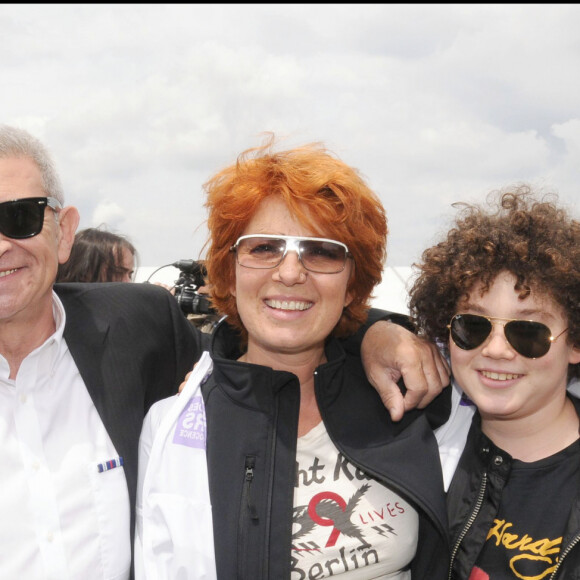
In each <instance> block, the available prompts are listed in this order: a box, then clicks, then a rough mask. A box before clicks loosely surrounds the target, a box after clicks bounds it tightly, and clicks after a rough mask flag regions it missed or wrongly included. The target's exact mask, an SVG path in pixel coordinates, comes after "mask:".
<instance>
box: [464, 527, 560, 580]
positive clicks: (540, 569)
mask: <svg viewBox="0 0 580 580" xmlns="http://www.w3.org/2000/svg"><path fill="white" fill-rule="evenodd" d="M561 546H562V536H559V537H556V538H541V537H535V536H533V535H529V534H527V533H525V532H523V531H518V529H517V527H515V526H514V524H513V523H511V522H507V521H506V520H501V519H496V520H494V522H493V526H492V527H491V530H490V531H489V534H488V535H487V539H486V543H485V547H484V549H483V550H482V552H481V555H480V557H479V558H478V565H479V567H480V568H481V570H480V572H482V571H483V570H485V571H486V573H484V574H483V575H481V574H480V575H477V573H476V571H475V570H474V571H473V572H472V574H471V576H470V580H480V579H485V578H514V579H521V580H541V579H542V578H548V577H549V576H550V574H551V573H552V572H553V571H554V569H555V568H556V566H557V564H558V555H559V554H560V548H561ZM506 574H509V575H507V576H506Z"/></svg>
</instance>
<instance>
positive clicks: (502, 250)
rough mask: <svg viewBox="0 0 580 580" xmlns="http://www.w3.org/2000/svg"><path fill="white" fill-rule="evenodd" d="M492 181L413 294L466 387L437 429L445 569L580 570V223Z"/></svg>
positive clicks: (472, 578)
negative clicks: (577, 388)
mask: <svg viewBox="0 0 580 580" xmlns="http://www.w3.org/2000/svg"><path fill="white" fill-rule="evenodd" d="M499 193H500V194H499V196H498V200H499V203H498V204H497V206H491V207H490V209H489V210H486V208H483V207H479V206H469V205H464V206H463V211H462V212H461V213H460V215H459V216H458V218H457V220H456V222H455V224H454V227H453V228H452V229H451V230H450V231H449V232H448V234H447V237H446V239H444V240H443V241H442V242H441V243H439V244H437V245H435V246H433V247H431V248H429V249H427V250H426V251H425V252H424V253H423V256H422V260H421V263H420V264H419V265H418V269H419V275H418V277H417V279H416V281H415V283H414V285H413V288H412V290H411V293H410V295H411V301H410V307H411V312H412V314H413V315H414V316H415V317H416V320H417V323H418V325H419V327H420V328H421V329H422V330H423V332H424V333H425V335H426V336H427V337H429V338H431V339H434V340H437V341H438V342H439V343H440V344H441V345H442V347H443V349H444V351H445V352H446V353H447V354H448V355H449V357H450V362H451V368H452V374H453V377H454V383H455V385H454V389H455V392H456V393H461V391H462V392H463V395H462V398H463V401H462V402H463V405H460V406H458V407H457V408H456V410H455V413H456V415H455V416H456V418H458V420H455V421H453V420H451V421H450V422H449V423H448V425H447V426H445V428H444V429H447V433H445V436H444V437H443V436H442V433H439V439H440V445H441V446H442V447H441V449H442V460H443V464H444V471H446V473H447V478H448V477H449V473H452V472H453V468H454V467H455V463H456V460H454V456H453V452H454V451H455V452H456V455H457V459H459V463H458V465H457V469H456V470H455V473H454V475H453V479H452V481H451V484H450V486H449V490H448V514H449V523H450V526H451V537H452V544H451V545H452V564H451V572H452V573H451V576H450V578H454V579H456V580H458V579H461V580H468V579H469V580H484V579H490V578H491V579H494V580H497V579H508V578H509V579H514V580H515V579H522V578H525V579H531V578H538V579H539V578H548V577H549V578H552V579H556V578H558V579H563V578H566V579H567V580H569V579H571V578H580V494H579V491H578V490H579V485H578V483H579V478H580V441H579V429H580V421H579V418H578V417H579V414H580V399H578V398H576V397H575V396H573V395H572V394H571V392H570V391H568V390H567V385H568V383H569V382H573V381H574V380H575V379H576V378H577V377H578V374H579V366H580V365H579V363H580V222H579V221H578V220H576V219H573V218H572V217H571V216H570V215H569V213H568V212H567V211H566V210H565V209H564V208H562V207H559V206H558V205H556V203H555V201H554V199H555V197H544V198H540V197H539V196H537V195H535V194H534V193H533V192H532V191H531V190H530V189H529V188H527V187H519V188H516V189H515V190H512V191H503V192H499ZM466 404H472V405H474V406H475V407H473V406H472V407H466V406H465V405H466ZM475 409H476V410H475ZM474 410H475V413H474V414H473V411H474ZM471 414H473V421H472V422H471V425H470V426H469V423H467V428H466V429H465V430H464V434H463V435H462V433H461V429H458V428H457V425H461V417H462V416H463V417H466V416H471ZM467 429H468V434H467V440H466V442H465V447H464V448H463V442H464V441H465V433H466V432H467ZM441 439H443V440H444V441H442V440H441ZM449 439H451V443H452V445H451V446H449V445H447V444H446V443H445V440H446V441H449ZM461 449H463V452H462V453H461V455H460V457H459V452H458V450H461ZM446 463H451V468H449V465H446Z"/></svg>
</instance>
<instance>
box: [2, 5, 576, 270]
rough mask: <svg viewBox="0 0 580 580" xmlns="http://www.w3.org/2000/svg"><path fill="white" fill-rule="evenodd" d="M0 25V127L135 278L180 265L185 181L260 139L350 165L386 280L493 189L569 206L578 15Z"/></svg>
mask: <svg viewBox="0 0 580 580" xmlns="http://www.w3.org/2000/svg"><path fill="white" fill-rule="evenodd" d="M0 26H1V27H2V31H3V34H2V36H1V37H0V51H1V52H2V55H3V86H4V87H8V89H6V88H5V89H4V90H3V91H2V92H1V93H0V110H1V111H2V112H3V117H2V122H5V123H9V124H16V125H20V126H23V127H24V128H26V129H29V130H30V131H31V132H33V133H34V134H35V135H37V136H38V137H39V138H41V139H42V140H43V141H44V142H46V143H47V145H49V147H50V148H51V149H52V151H53V154H54V157H55V159H56V162H57V165H58V167H59V168H60V171H61V174H62V178H63V182H64V184H65V188H66V194H67V197H68V200H69V202H71V203H74V204H75V205H77V206H78V207H79V209H80V211H81V215H82V221H81V227H85V226H88V225H96V223H95V222H100V221H105V222H107V221H113V222H114V223H115V224H116V227H118V228H122V229H123V233H126V234H127V235H128V236H129V237H130V238H131V239H132V241H133V242H134V243H135V244H136V246H137V247H138V249H139V252H140V254H141V258H142V260H141V261H142V263H143V264H147V265H149V264H150V265H155V264H162V263H170V262H173V261H175V260H177V259H185V258H188V257H192V258H195V259H197V258H198V257H199V252H200V251H201V247H202V245H203V241H204V238H205V229H204V226H203V220H204V218H205V211H204V209H203V192H202V184H203V183H204V182H205V181H206V180H207V179H208V178H209V176H210V175H211V174H212V173H213V172H214V171H216V170H218V169H220V168H222V167H223V166H224V165H226V164H229V163H232V162H234V161H235V158H236V156H237V155H238V154H239V153H240V152H241V151H242V150H244V149H246V148H248V147H251V146H255V145H257V144H258V143H259V142H260V134H261V133H262V132H264V131H274V132H275V133H276V134H278V135H280V136H281V137H286V138H287V139H286V141H285V142H284V146H286V145H287V146H292V145H294V144H298V143H303V142H308V141H323V142H325V143H326V144H327V145H328V147H329V148H330V149H331V150H333V151H334V152H336V153H337V154H338V155H340V156H341V157H342V158H343V159H344V160H345V161H346V162H348V163H351V164H352V165H354V166H355V167H357V168H359V169H360V171H361V172H362V174H363V175H364V176H366V177H367V179H368V181H369V183H370V184H371V186H372V187H374V188H375V189H376V190H377V192H379V194H380V195H381V197H382V199H383V201H384V203H385V206H386V208H387V212H388V215H389V220H390V228H391V234H390V238H389V263H390V264H391V265H394V266H397V265H403V266H406V265H408V264H410V262H411V261H412V260H413V259H415V258H416V257H418V254H419V252H420V251H421V249H422V248H424V247H425V246H426V245H427V244H429V243H431V242H432V240H433V239H434V237H435V235H436V232H437V231H439V230H440V229H442V228H444V227H445V226H446V221H445V218H446V217H448V216H449V215H450V212H451V208H450V204H451V203H452V202H454V201H457V200H458V199H465V198H469V199H482V198H483V195H484V194H485V193H486V192H487V191H489V190H490V189H493V188H497V187H500V186H502V185H506V184H507V183H512V182H514V181H523V180H527V181H531V182H533V183H541V184H544V185H545V186H546V187H549V188H551V189H556V190H558V191H559V192H560V194H561V196H562V198H563V200H565V201H568V202H570V203H571V204H573V205H575V207H576V208H577V207H578V199H579V197H578V192H577V183H578V182H579V177H580V176H579V175H578V174H579V172H580V169H577V167H578V163H577V159H578V148H579V147H580V145H579V143H580V137H579V134H580V129H579V121H578V119H580V104H579V103H580V78H579V77H578V75H577V74H576V71H578V70H580V40H579V37H578V34H577V30H578V27H579V26H580V6H578V5H574V4H572V5H565V4H556V5H547V4H540V5H529V4H528V5H517V4H511V5H501V4H490V5H486V4H474V5H469V4H458V5H455V4H443V5H426V4H417V5H414V4H410V5H405V4H359V5H354V4H335V5H333V4H330V5H328V4H265V5H259V4H249V5H237V4H168V5H161V4H119V5H115V4H102V5H99V4H72V5H67V4H60V5H26V4H24V5H14V4H7V5H2V6H0ZM101 216H102V217H101Z"/></svg>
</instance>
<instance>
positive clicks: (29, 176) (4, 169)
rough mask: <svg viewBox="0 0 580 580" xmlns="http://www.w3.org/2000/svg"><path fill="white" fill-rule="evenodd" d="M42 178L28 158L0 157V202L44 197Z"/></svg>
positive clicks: (36, 167)
mask: <svg viewBox="0 0 580 580" xmlns="http://www.w3.org/2000/svg"><path fill="white" fill-rule="evenodd" d="M44 195H45V193H44V188H43V185H42V176H41V174H40V170H39V169H38V166H37V165H36V163H35V162H34V161H33V160H32V159H30V158H28V157H0V201H7V200H9V199H18V198H21V197H38V196H44Z"/></svg>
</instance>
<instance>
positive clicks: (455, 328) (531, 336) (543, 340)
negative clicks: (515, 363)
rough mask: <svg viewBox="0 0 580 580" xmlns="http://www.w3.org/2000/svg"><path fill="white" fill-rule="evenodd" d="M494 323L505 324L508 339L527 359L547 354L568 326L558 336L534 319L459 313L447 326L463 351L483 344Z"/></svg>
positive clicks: (504, 328)
mask: <svg viewBox="0 0 580 580" xmlns="http://www.w3.org/2000/svg"><path fill="white" fill-rule="evenodd" d="M492 322H501V323H503V330H504V334H505V338H506V340H507V341H508V343H509V345H510V346H511V347H512V348H513V349H514V350H515V351H516V352H517V353H519V354H521V355H522V356H525V357H526V358H539V357H541V356H544V355H545V354H547V352H548V351H549V350H550V346H551V345H552V343H553V342H554V341H555V340H557V339H558V338H559V337H560V336H562V335H563V334H564V333H565V332H566V331H567V330H568V329H567V328H565V329H564V330H563V331H562V332H561V333H560V334H558V336H553V335H552V331H551V330H550V329H549V328H548V327H547V326H546V325H545V324H542V323H541V322H535V321H533V320H512V319H509V318H494V317H492V316H480V315H478V314H456V315H455V316H454V317H453V318H452V319H451V322H450V323H449V324H448V325H447V328H449V330H450V331H451V338H452V339H453V342H454V343H455V344H456V345H457V346H458V347H459V348H461V349H462V350H472V349H474V348H477V347H478V346H480V345H482V344H483V343H484V342H485V341H486V339H487V337H488V336H489V335H490V334H491V331H492V328H493V324H492Z"/></svg>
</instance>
